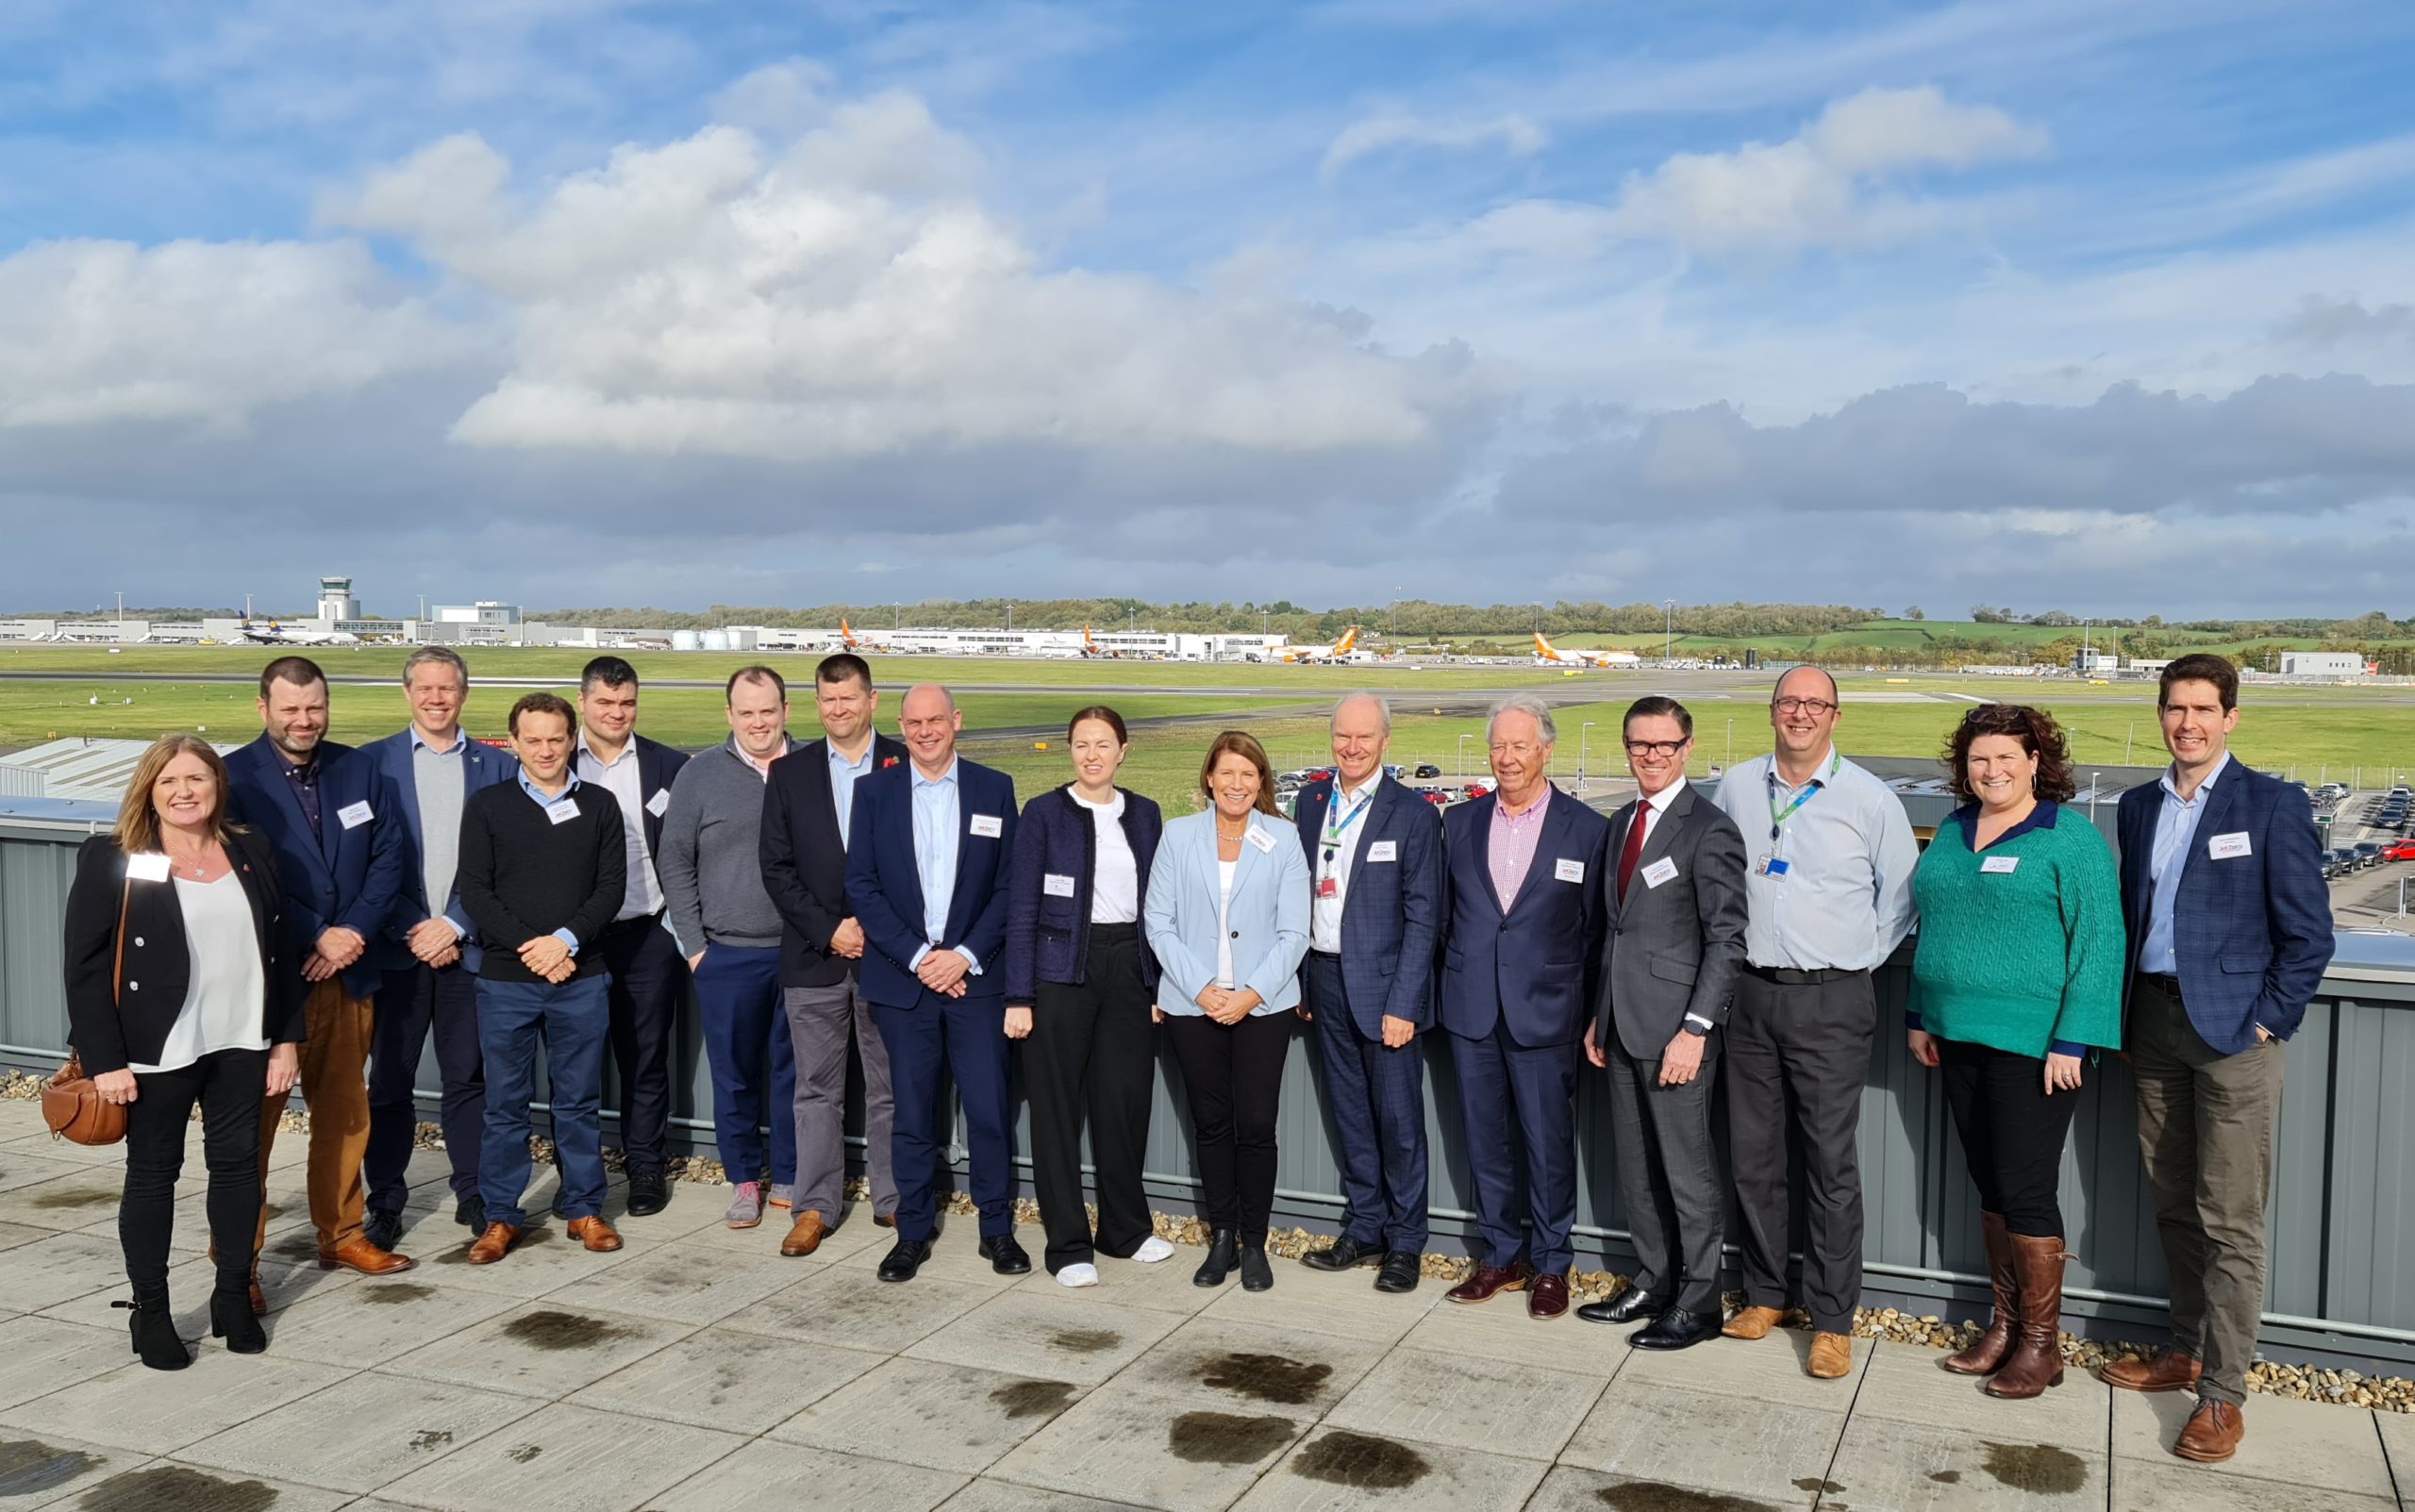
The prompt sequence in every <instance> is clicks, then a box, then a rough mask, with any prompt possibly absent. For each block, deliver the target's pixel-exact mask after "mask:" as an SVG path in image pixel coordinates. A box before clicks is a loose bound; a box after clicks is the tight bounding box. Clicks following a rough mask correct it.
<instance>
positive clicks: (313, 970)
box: [302, 924, 369, 982]
mask: <svg viewBox="0 0 2415 1512" xmlns="http://www.w3.org/2000/svg"><path fill="white" fill-rule="evenodd" d="M368 948H369V941H367V940H365V939H361V938H360V931H358V930H357V929H347V928H345V927H344V926H343V925H341V924H329V925H328V926H327V927H326V928H325V929H323V930H321V931H320V932H319V940H318V943H317V944H315V945H313V946H311V947H310V954H309V956H308V958H307V959H305V960H304V961H303V962H302V980H304V981H306V982H324V981H325V980H326V979H327V978H328V977H330V976H333V975H335V974H336V973H337V972H341V971H343V970H344V969H345V968H347V967H349V966H350V965H352V963H353V962H355V961H357V960H358V959H360V953H361V952H362V951H365V950H367V949H368Z"/></svg>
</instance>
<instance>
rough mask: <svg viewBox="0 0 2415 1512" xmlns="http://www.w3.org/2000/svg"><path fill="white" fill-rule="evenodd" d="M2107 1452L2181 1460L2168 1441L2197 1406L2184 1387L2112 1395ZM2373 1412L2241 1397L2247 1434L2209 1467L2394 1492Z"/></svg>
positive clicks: (2298, 1483) (2363, 1491)
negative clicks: (2227, 1456) (2110, 1439)
mask: <svg viewBox="0 0 2415 1512" xmlns="http://www.w3.org/2000/svg"><path fill="white" fill-rule="evenodd" d="M2113 1396H2114V1399H2115V1400H2114V1403H2113V1453H2114V1454H2115V1455H2116V1456H2118V1457H2120V1458H2123V1459H2137V1460H2145V1461H2147V1462H2149V1463H2152V1464H2160V1463H2162V1462H2164V1461H2166V1460H2171V1461H2173V1462H2174V1463H2175V1464H2186V1463H2188V1462H2187V1461H2185V1460H2179V1459H2176V1458H2175V1457H2174V1454H2172V1441H2173V1440H2174V1439H2175V1438H2177V1437H2180V1430H2181V1428H2182V1427H2183V1426H2184V1425H2186V1424H2187V1423H2188V1421H2189V1414H2190V1412H2191V1411H2193V1410H2195V1408H2196V1405H2197V1403H2196V1399H2195V1398H2194V1397H2192V1396H2190V1395H2189V1394H2188V1393H2187V1392H2185V1391H2161V1392H2157V1393H2156V1394H2154V1395H2152V1396H2150V1395H2147V1394H2145V1393H2143V1392H2139V1391H2116V1392H2114V1393H2113ZM2373 1417H2374V1415H2373V1413H2371V1412H2368V1411H2365V1410H2363V1409H2361V1408H2354V1407H2340V1406H2334V1405H2331V1404H2327V1403H2317V1402H2295V1401H2292V1400H2290V1398H2288V1397H2268V1396H2252V1397H2250V1398H2248V1399H2247V1411H2246V1414H2245V1421H2246V1423H2247V1437H2244V1438H2242V1439H2240V1442H2239V1453H2238V1454H2235V1455H2233V1456H2232V1457H2231V1458H2230V1459H2229V1461H2227V1462H2226V1463H2224V1464H2222V1465H2218V1466H2208V1467H2207V1469H2208V1470H2212V1471H2214V1472H2216V1473H2219V1474H2224V1475H2234V1476H2243V1477H2246V1478H2248V1479H2251V1480H2258V1481H2267V1482H2279V1483H2282V1484H2284V1485H2288V1486H2292V1487H2323V1488H2325V1489H2328V1490H2334V1491H2348V1492H2351V1493H2353V1494H2356V1495H2358V1496H2392V1495H2396V1494H2398V1492H2397V1490H2396V1489H2395V1488H2394V1487H2392V1486H2391V1484H2390V1461H2389V1458H2388V1456H2387V1455H2386V1454H2384V1453H2383V1449H2382V1439H2381V1435H2380V1434H2379V1433H2378V1432H2377V1431H2375V1429H2374V1427H2373Z"/></svg>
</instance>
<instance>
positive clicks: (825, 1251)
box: [616, 1182, 987, 1266]
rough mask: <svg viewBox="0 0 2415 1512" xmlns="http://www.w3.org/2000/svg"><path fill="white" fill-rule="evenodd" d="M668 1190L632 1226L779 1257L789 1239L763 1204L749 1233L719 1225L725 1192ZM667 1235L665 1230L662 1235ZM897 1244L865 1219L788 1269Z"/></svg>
mask: <svg viewBox="0 0 2415 1512" xmlns="http://www.w3.org/2000/svg"><path fill="white" fill-rule="evenodd" d="M671 1189H672V1191H673V1193H674V1195H673V1198H672V1203H671V1205H670V1206H669V1207H666V1208H664V1209H663V1210H662V1212H661V1213H660V1215H658V1217H656V1218H633V1219H630V1220H629V1222H630V1224H631V1225H632V1226H635V1225H640V1224H642V1225H645V1226H646V1227H648V1228H652V1227H653V1226H654V1225H655V1224H657V1223H658V1222H662V1221H669V1220H675V1221H676V1222H677V1224H678V1230H677V1237H678V1238H682V1239H685V1240H687V1241H688V1242H689V1243H691V1244H701V1245H708V1246H710V1247H711V1248H713V1249H715V1250H720V1251H724V1252H726V1253H729V1254H748V1255H755V1254H768V1255H772V1256H774V1257H777V1256H778V1255H779V1254H780V1240H782V1239H783V1238H787V1237H788V1232H789V1226H790V1224H791V1218H790V1217H789V1215H788V1213H787V1212H786V1211H784V1210H783V1209H781V1208H777V1207H772V1206H768V1205H767V1206H766V1207H764V1209H763V1221H762V1222H760V1223H758V1224H757V1225H756V1226H755V1227H753V1228H731V1227H730V1226H729V1225H728V1224H726V1223H724V1222H723V1221H722V1216H721V1215H722V1213H723V1211H724V1209H725V1208H726V1207H727V1206H728V1205H729V1188H727V1187H707V1186H703V1185H701V1184H699V1183H693V1182H673V1183H672V1184H671ZM616 1221H617V1220H616ZM669 1232H670V1231H669V1230H665V1233H669ZM896 1240H897V1236H896V1234H895V1233H893V1232H892V1231H891V1230H889V1229H885V1228H882V1227H880V1226H878V1225H877V1224H875V1223H874V1222H873V1221H872V1220H871V1218H870V1217H866V1218H865V1219H864V1221H862V1222H860V1223H848V1224H845V1225H844V1226H842V1227H840V1228H836V1229H832V1230H829V1231H827V1232H825V1233H824V1235H823V1236H822V1243H821V1245H820V1247H819V1248H817V1249H815V1251H814V1252H813V1253H812V1254H800V1255H794V1256H791V1257H790V1258H789V1263H790V1264H791V1266H798V1265H830V1264H835V1263H836V1262H838V1261H840V1260H842V1259H845V1258H846V1257H847V1256H848V1255H851V1254H857V1253H858V1252H860V1251H862V1250H864V1249H867V1248H870V1247H874V1246H877V1247H878V1248H879V1249H880V1251H881V1252H882V1253H883V1254H886V1253H888V1250H889V1247H890V1245H891V1244H893V1243H895V1242H896ZM984 1263H985V1264H986V1263H987V1262H984Z"/></svg>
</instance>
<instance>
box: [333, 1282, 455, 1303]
mask: <svg viewBox="0 0 2415 1512" xmlns="http://www.w3.org/2000/svg"><path fill="white" fill-rule="evenodd" d="M353 1295H354V1296H355V1297H358V1298H359V1299H360V1300H361V1301H362V1302H373V1303H376V1304H379V1305H380V1306H386V1307H398V1306H400V1305H402V1304H404V1303H407V1302H425V1301H426V1300H427V1299H428V1298H430V1297H433V1296H435V1295H436V1288H434V1287H431V1286H429V1285H427V1284H426V1283H425V1282H422V1281H372V1282H371V1283H369V1285H367V1286H365V1287H361V1288H358V1289H357V1290H355V1291H354V1292H353Z"/></svg>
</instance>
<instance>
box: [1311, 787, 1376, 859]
mask: <svg viewBox="0 0 2415 1512" xmlns="http://www.w3.org/2000/svg"><path fill="white" fill-rule="evenodd" d="M1340 806H1341V778H1339V777H1337V778H1335V779H1334V783H1333V792H1332V793H1331V794H1330V795H1329V796H1327V797H1326V799H1325V801H1324V856H1323V858H1322V860H1321V861H1320V863H1319V864H1320V865H1322V866H1331V865H1332V864H1333V857H1334V853H1335V852H1337V851H1339V850H1340V849H1341V837H1343V836H1344V835H1347V834H1349V833H1350V826H1351V825H1353V824H1355V823H1357V822H1358V821H1359V820H1361V819H1364V818H1365V817H1366V816H1367V810H1368V809H1370V808H1373V807H1374V806H1375V795H1374V791H1373V790H1372V789H1371V790H1368V791H1366V792H1363V793H1362V794H1361V795H1360V797H1359V799H1358V802H1357V804H1356V805H1354V806H1352V807H1351V810H1350V812H1349V813H1347V814H1344V815H1343V816H1342V818H1341V822H1340V823H1339V824H1337V823H1335V822H1333V811H1334V810H1335V809H1336V808H1339V807H1340Z"/></svg>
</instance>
